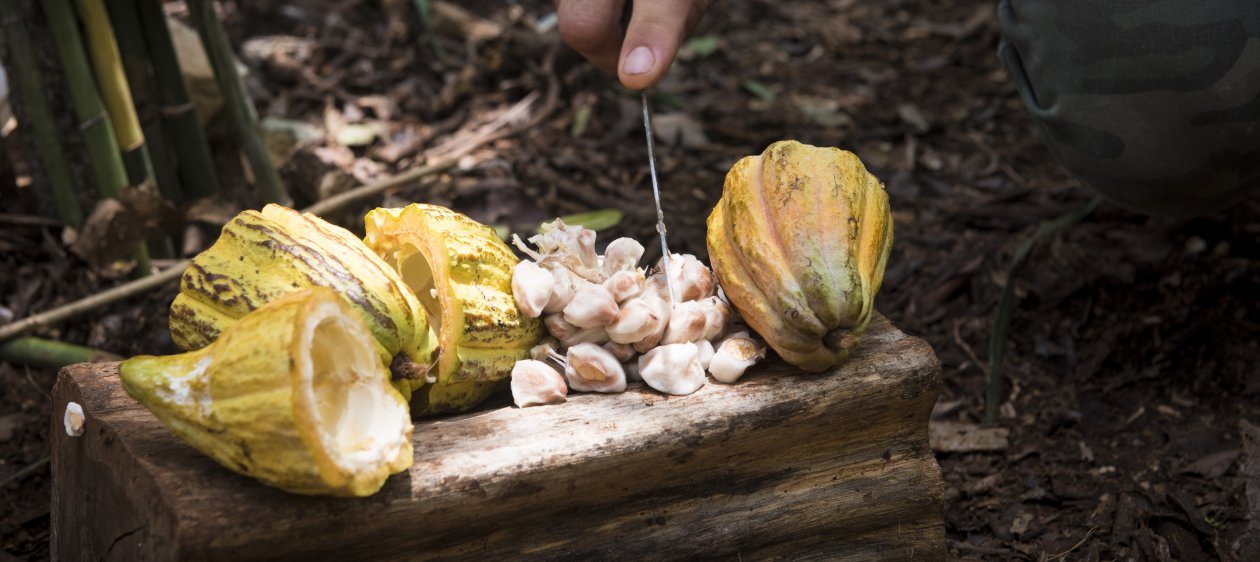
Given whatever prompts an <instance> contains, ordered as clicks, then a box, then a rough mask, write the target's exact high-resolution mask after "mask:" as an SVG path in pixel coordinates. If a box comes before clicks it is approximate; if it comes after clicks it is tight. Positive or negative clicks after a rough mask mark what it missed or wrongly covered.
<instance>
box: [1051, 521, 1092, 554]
mask: <svg viewBox="0 0 1260 562" xmlns="http://www.w3.org/2000/svg"><path fill="white" fill-rule="evenodd" d="M1096 530H1098V528H1097V527H1090V529H1089V530H1088V531H1086V532H1085V536H1084V537H1081V540H1080V542H1077V543H1076V544H1074V545H1072V548H1069V549H1067V550H1065V551H1063V552H1060V553H1058V554H1055V555H1053V556H1051V557H1049V558H1046V562H1051V561H1053V560H1062V559H1064V558H1067V555H1069V554H1071V553H1072V552H1074V551H1075V550H1076V549H1078V548H1080V547H1082V546H1084V545H1085V543H1086V541H1088V540H1089V538H1090V537H1092V536H1094V531H1096Z"/></svg>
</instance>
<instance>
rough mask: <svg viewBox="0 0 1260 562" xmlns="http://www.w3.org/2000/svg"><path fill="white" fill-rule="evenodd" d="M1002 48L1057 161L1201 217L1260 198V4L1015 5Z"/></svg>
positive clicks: (1177, 0)
mask: <svg viewBox="0 0 1260 562" xmlns="http://www.w3.org/2000/svg"><path fill="white" fill-rule="evenodd" d="M999 17H1000V19H1001V21H1002V26H1003V28H1004V30H1005V39H1004V41H1003V42H1002V45H1001V47H1000V49H999V52H1000V54H1001V56H1002V59H1003V61H1004V62H1005V64H1006V67H1007V69H1008V70H1009V71H1010V74H1011V76H1012V77H1013V78H1014V80H1015V81H1016V83H1017V84H1018V86H1019V90H1020V93H1021V94H1022V96H1023V100H1024V103H1025V105H1026V106H1027V107H1028V109H1029V111H1031V112H1032V115H1033V117H1034V119H1035V120H1036V121H1037V123H1038V125H1039V126H1040V128H1041V132H1042V136H1043V138H1044V140H1045V141H1046V144H1047V145H1048V146H1049V148H1050V151H1051V152H1052V153H1053V154H1054V157H1055V158H1056V159H1057V160H1058V161H1059V163H1061V164H1062V165H1063V166H1065V167H1066V168H1067V169H1068V170H1070V171H1071V172H1072V173H1073V174H1075V175H1076V176H1077V177H1078V178H1080V179H1081V180H1082V181H1084V182H1085V183H1086V184H1088V185H1090V186H1091V187H1093V188H1094V189H1096V190H1097V191H1099V192H1100V193H1102V194H1103V195H1104V196H1105V197H1107V198H1109V199H1111V200H1112V201H1115V202H1117V203H1119V204H1121V205H1124V206H1127V207H1130V208H1133V209H1136V210H1139V211H1143V212H1146V213H1151V214H1157V215H1166V216H1179V217H1185V216H1194V215H1198V214H1204V213H1208V212H1212V211H1214V210H1217V209H1220V208H1222V207H1225V206H1228V205H1230V204H1232V203H1235V202H1237V201H1238V200H1239V199H1242V198H1243V197H1246V196H1247V195H1249V194H1251V193H1255V192H1257V191H1260V0H1003V1H1002V4H1001V7H1000V8H999Z"/></svg>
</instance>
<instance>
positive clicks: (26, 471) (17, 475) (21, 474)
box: [0, 457, 49, 488]
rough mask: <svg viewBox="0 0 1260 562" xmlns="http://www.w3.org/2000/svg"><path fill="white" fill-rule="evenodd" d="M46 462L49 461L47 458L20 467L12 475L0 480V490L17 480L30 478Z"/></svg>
mask: <svg viewBox="0 0 1260 562" xmlns="http://www.w3.org/2000/svg"><path fill="white" fill-rule="evenodd" d="M48 460H49V457H44V458H42V459H39V460H37V461H35V462H33V463H31V464H28V465H26V466H24V467H22V469H21V470H19V471H17V472H14V473H13V474H10V475H9V477H8V478H5V479H4V480H0V488H3V487H5V486H8V485H9V484H10V483H12V482H16V481H18V480H21V479H23V478H26V477H27V476H30V474H31V473H33V472H35V471H36V470H39V469H41V468H43V467H44V465H46V464H48Z"/></svg>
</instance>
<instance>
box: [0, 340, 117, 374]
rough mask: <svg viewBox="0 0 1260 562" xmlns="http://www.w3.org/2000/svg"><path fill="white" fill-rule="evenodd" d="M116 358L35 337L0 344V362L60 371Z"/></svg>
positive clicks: (111, 355)
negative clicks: (74, 365)
mask: <svg viewBox="0 0 1260 562" xmlns="http://www.w3.org/2000/svg"><path fill="white" fill-rule="evenodd" d="M116 359H118V357H117V356H116V355H114V354H112V353H107V352H104V351H101V350H99V349H92V348H90V347H83V346H81V345H74V344H69V343H64V342H59V341H56V340H46V339H43V338H36V337H24V338H14V339H11V340H8V341H2V342H0V361H7V362H9V363H16V364H25V365H29V366H31V367H40V368H47V369H60V368H62V367H65V366H66V365H73V364H75V363H89V362H93V361H112V360H116Z"/></svg>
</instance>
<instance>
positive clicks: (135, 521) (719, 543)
mask: <svg viewBox="0 0 1260 562" xmlns="http://www.w3.org/2000/svg"><path fill="white" fill-rule="evenodd" d="M939 386H940V367H939V364H938V363H937V360H936V358H935V355H934V354H933V352H932V349H931V347H930V346H928V345H927V344H926V343H925V342H923V341H921V340H918V339H915V338H911V337H908V336H906V335H905V334H902V333H901V332H899V331H897V329H896V328H894V327H893V326H892V325H891V324H890V323H889V322H888V321H887V320H885V319H883V318H882V317H877V318H876V319H875V320H874V321H873V322H872V325H871V329H870V331H869V332H868V334H867V337H866V338H865V340H864V341H863V342H862V344H861V346H860V347H859V348H858V349H857V350H856V352H855V354H854V355H853V357H852V359H851V360H850V361H849V362H848V363H846V364H845V365H843V366H841V367H839V368H837V369H835V370H833V371H831V372H827V373H823V374H816V375H805V374H801V373H799V372H797V371H796V370H794V369H793V368H792V367H790V366H788V365H785V364H783V363H781V362H779V361H768V362H765V363H763V364H761V365H758V366H757V367H756V368H754V369H753V371H752V373H750V374H749V375H746V376H745V378H744V379H741V380H740V382H739V383H738V384H735V385H722V384H717V383H714V382H712V381H710V382H709V384H706V385H705V386H704V387H703V388H701V389H700V390H699V391H698V392H696V393H695V394H692V395H690V396H682V397H677V396H664V395H661V394H659V393H657V392H655V391H653V390H651V389H648V388H646V387H642V386H635V385H632V386H631V388H630V389H629V390H627V391H626V392H625V393H623V394H615V395H599V394H571V395H570V396H569V401H568V402H567V403H565V404H561V405H554V406H542V407H534V408H526V409H519V408H515V407H511V406H498V407H487V408H483V409H481V410H478V411H475V412H472V413H469V414H465V415H461V416H454V417H445V418H438V419H421V420H417V421H416V427H415V446H416V447H415V451H416V452H415V465H414V466H413V467H412V468H411V469H410V470H409V471H407V472H404V473H401V474H398V475H395V476H393V477H391V478H390V480H389V481H388V482H387V483H386V485H385V487H384V489H383V490H381V492H380V493H378V494H376V495H375V496H372V497H370V498H365V499H335V498H317V497H304V496H297V495H291V494H287V493H285V492H281V491H279V490H277V489H273V488H269V487H266V486H264V485H262V484H259V483H257V482H255V481H253V480H250V479H248V478H245V477H243V476H239V475H237V474H235V473H233V472H230V471H228V470H227V469H224V468H222V467H220V466H219V465H217V464H215V463H214V462H213V461H211V460H210V459H209V458H207V457H205V456H203V455H201V454H200V453H198V452H197V451H195V450H194V449H192V448H191V447H189V446H187V445H185V444H184V443H183V442H181V441H180V440H179V439H177V438H176V437H175V435H174V434H172V433H171V432H170V431H169V430H167V429H166V428H165V427H164V426H163V425H162V424H161V423H160V422H158V420H157V419H156V418H154V417H153V416H152V415H151V414H150V413H149V412H148V411H147V410H145V409H144V408H143V407H142V406H140V405H139V404H138V403H136V402H135V401H134V400H132V399H131V398H130V397H129V396H127V394H126V393H125V392H124V391H123V389H122V387H121V386H120V384H119V380H118V364H117V363H98V364H80V365H75V366H71V367H67V368H66V369H64V370H62V372H61V374H60V376H59V379H58V382H57V386H56V388H55V390H54V398H53V405H54V408H53V411H54V415H53V418H54V419H53V425H54V429H53V435H54V436H55V437H54V439H53V445H52V446H53V452H52V455H53V456H52V463H53V471H54V487H53V501H52V526H53V529H52V543H53V544H52V549H53V557H54V558H55V559H62V560H211V559H213V560H246V559H259V558H266V559H281V560H312V559H315V560H359V559H367V560H404V559H407V560H410V559H425V558H433V559H443V560H465V559H467V560H480V561H485V560H498V559H511V560H535V559H538V560H542V559H546V560H556V559H561V560H583V561H585V560H608V559H628V560H642V559H697V558H706V559H707V558H722V559H727V560H736V559H743V560H764V559H771V558H791V559H828V560H831V559H863V560H869V559H880V560H885V559H890V560H891V559H942V558H944V555H945V533H944V526H943V521H942V511H943V499H942V498H943V496H942V490H943V485H942V481H941V475H940V469H939V467H938V466H937V464H936V460H935V458H934V457H933V454H932V450H931V448H930V447H929V446H928V431H927V429H928V417H929V415H930V412H931V410H932V406H933V404H934V402H935V401H936V396H937V392H938V390H939ZM72 401H73V402H77V403H79V404H80V405H82V407H83V410H84V412H85V414H86V418H87V421H86V425H85V427H84V433H83V435H82V436H79V437H71V436H69V435H67V433H66V431H65V429H64V428H63V426H62V415H63V413H64V411H65V408H66V405H67V404H68V403H69V402H72Z"/></svg>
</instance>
